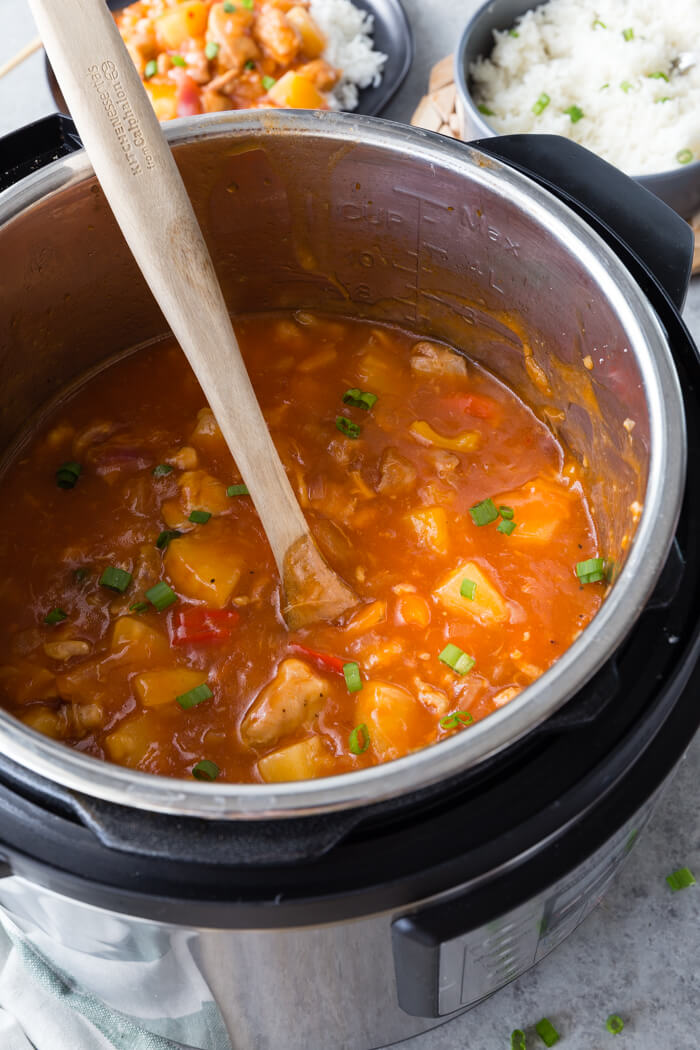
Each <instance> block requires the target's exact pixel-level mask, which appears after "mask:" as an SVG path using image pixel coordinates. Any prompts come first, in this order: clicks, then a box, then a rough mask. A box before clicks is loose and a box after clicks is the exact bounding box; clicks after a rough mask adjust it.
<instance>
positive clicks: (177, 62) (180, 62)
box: [170, 55, 187, 66]
mask: <svg viewBox="0 0 700 1050" xmlns="http://www.w3.org/2000/svg"><path fill="white" fill-rule="evenodd" d="M170 61H171V62H172V64H173V65H174V66H186V65H187V63H186V62H185V60H184V58H183V57H182V55H171V56H170Z"/></svg>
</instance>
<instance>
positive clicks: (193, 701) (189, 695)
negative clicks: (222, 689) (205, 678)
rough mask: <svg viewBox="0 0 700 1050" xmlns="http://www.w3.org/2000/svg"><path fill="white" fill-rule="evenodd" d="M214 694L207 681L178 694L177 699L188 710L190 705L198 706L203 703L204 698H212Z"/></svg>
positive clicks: (184, 709)
mask: <svg viewBox="0 0 700 1050" xmlns="http://www.w3.org/2000/svg"><path fill="white" fill-rule="evenodd" d="M213 695H214V694H213V693H212V691H211V689H210V688H209V686H208V685H207V683H206V682H202V684H201V685H196V686H195V687H194V689H188V690H187V692H186V693H182V694H181V695H180V696H176V697H175V700H176V701H177V703H178V704H179V705H180V707H181V708H182V709H183V711H187V710H189V708H190V707H196V706H197V704H201V703H203V701H204V700H211V698H212V696H213Z"/></svg>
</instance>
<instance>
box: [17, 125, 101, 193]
mask: <svg viewBox="0 0 700 1050" xmlns="http://www.w3.org/2000/svg"><path fill="white" fill-rule="evenodd" d="M82 148H83V144H82V142H81V141H80V137H79V135H78V132H77V131H76V129H75V124H74V123H73V121H72V120H71V119H70V117H64V116H63V115H62V114H61V113H52V114H51V116H49V117H43V118H42V119H41V120H36V121H35V122H34V123H33V124H27V126H26V127H24V128H19V130H17V131H13V132H11V133H10V134H9V135H5V136H4V138H3V139H1V140H0V156H1V157H2V162H0V192H1V191H2V190H6V189H9V187H10V186H12V185H14V183H15V182H19V181H20V179H23V178H25V176H27V175H31V174H32V172H34V171H38V170H39V168H43V167H45V165H47V164H51V162H52V161H54V160H58V158H59V157H65V156H66V154H68V153H74V152H75V151H76V150H79V149H82Z"/></svg>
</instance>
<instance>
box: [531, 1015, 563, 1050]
mask: <svg viewBox="0 0 700 1050" xmlns="http://www.w3.org/2000/svg"><path fill="white" fill-rule="evenodd" d="M535 1031H536V1032H537V1034H538V1036H539V1037H540V1039H541V1040H542V1042H543V1043H544V1045H545V1046H554V1044H555V1043H558V1042H559V1040H560V1039H561V1036H560V1035H559V1032H557V1030H556V1028H555V1027H554V1025H553V1024H552V1022H551V1021H550V1020H549V1018H548V1017H543V1018H542V1020H541V1021H538V1022H537V1024H536V1025H535Z"/></svg>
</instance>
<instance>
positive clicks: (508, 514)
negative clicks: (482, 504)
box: [498, 506, 515, 521]
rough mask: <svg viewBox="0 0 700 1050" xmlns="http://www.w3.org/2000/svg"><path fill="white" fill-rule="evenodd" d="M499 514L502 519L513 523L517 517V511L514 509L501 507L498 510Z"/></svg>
mask: <svg viewBox="0 0 700 1050" xmlns="http://www.w3.org/2000/svg"><path fill="white" fill-rule="evenodd" d="M498 513H499V514H500V515H501V517H502V518H507V519H508V521H512V520H513V517H514V515H515V511H514V510H513V508H512V507H503V506H501V507H499V508H498Z"/></svg>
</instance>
